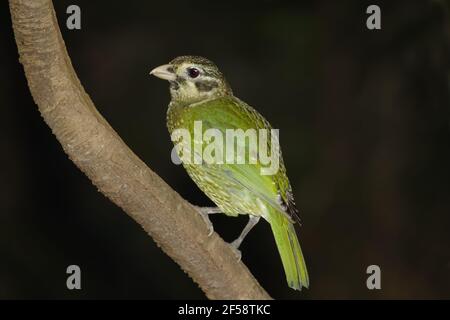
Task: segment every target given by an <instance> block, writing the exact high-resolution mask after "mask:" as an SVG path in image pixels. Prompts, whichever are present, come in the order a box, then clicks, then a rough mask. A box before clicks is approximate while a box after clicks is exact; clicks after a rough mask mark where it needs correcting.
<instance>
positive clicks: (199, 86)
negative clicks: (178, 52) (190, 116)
mask: <svg viewBox="0 0 450 320" xmlns="http://www.w3.org/2000/svg"><path fill="white" fill-rule="evenodd" d="M150 74H152V75H154V76H155V77H158V78H161V79H164V80H168V81H169V83H170V94H171V96H172V101H177V102H182V103H195V102H199V101H202V100H205V99H210V98H216V97H221V96H224V95H228V94H232V91H231V88H230V86H229V85H228V83H227V81H226V80H225V78H224V76H223V75H222V73H221V72H220V71H219V69H218V68H217V66H216V65H215V64H214V63H213V62H211V61H209V60H208V59H205V58H202V57H197V56H181V57H178V58H175V59H173V60H172V61H171V62H170V63H169V64H165V65H162V66H159V67H157V68H155V69H153V70H152V71H151V72H150Z"/></svg>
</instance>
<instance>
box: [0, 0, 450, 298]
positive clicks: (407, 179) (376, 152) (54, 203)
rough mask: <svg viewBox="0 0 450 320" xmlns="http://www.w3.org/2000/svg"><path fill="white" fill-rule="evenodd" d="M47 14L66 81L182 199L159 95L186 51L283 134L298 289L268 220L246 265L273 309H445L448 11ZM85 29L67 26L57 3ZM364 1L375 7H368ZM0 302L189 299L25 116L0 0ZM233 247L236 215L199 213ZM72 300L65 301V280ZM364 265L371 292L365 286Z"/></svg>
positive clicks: (341, 8)
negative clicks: (211, 66) (293, 203)
mask: <svg viewBox="0 0 450 320" xmlns="http://www.w3.org/2000/svg"><path fill="white" fill-rule="evenodd" d="M373 3H374V4H379V5H380V6H381V10H382V30H379V31H369V30H367V28H366V26H365V24H366V18H367V14H366V13H365V10H366V7H367V5H368V4H369V3H364V1H298V2H296V3H295V4H294V3H286V2H283V3H280V2H276V1H254V2H253V1H250V2H246V4H245V5H243V4H240V3H239V2H233V1H227V2H223V1H221V2H214V1H204V0H200V1H195V2H194V1H192V2H188V1H179V2H178V1H160V2H155V3H154V2H150V1H136V0H128V1H126V2H107V1H66V0H61V1H55V9H56V13H57V16H58V19H59V24H60V28H61V30H62V33H63V37H64V39H65V41H66V45H67V48H68V51H69V54H70V56H71V58H72V62H73V64H74V67H75V69H76V70H77V73H78V76H79V78H80V80H81V82H82V83H83V85H84V87H85V89H86V91H87V92H88V93H89V94H90V96H91V98H92V99H93V101H94V102H95V104H96V106H97V108H98V109H99V111H100V112H101V113H102V114H103V115H104V116H105V118H106V119H107V120H108V121H109V123H110V124H111V125H112V126H113V127H114V128H115V130H116V131H117V132H118V133H119V134H120V136H121V137H122V138H123V139H124V141H125V142H126V143H127V144H128V145H129V146H130V147H131V148H132V149H133V150H134V151H135V152H136V153H137V154H138V155H139V157H141V158H142V159H143V160H144V161H145V162H146V163H147V164H148V165H149V166H150V167H151V168H152V169H153V170H155V171H156V172H157V173H158V174H159V175H160V176H161V177H162V178H163V179H164V180H165V181H167V182H168V183H169V184H170V185H171V186H172V187H173V188H174V189H175V190H177V191H178V192H179V193H180V194H181V195H182V196H184V197H185V198H187V199H188V200H189V201H191V202H192V203H195V204H199V205H211V203H210V202H209V200H208V199H207V198H206V197H205V196H204V195H203V194H202V193H201V192H200V191H199V190H198V189H197V187H196V186H195V185H194V184H193V182H191V181H190V179H189V178H188V176H187V174H186V173H185V172H184V170H183V168H181V167H179V166H175V165H174V164H172V163H171V161H170V150H171V142H170V139H169V135H168V133H167V129H166V126H165V113H166V108H167V104H168V102H169V94H168V85H167V83H165V82H163V81H160V80H157V79H155V78H151V77H149V76H148V72H149V70H151V69H152V68H153V67H155V66H158V65H160V64H164V63H167V62H168V61H170V60H171V59H172V58H174V57H176V56H179V55H184V54H196V55H202V56H205V57H208V58H209V59H211V60H213V61H215V62H216V63H217V65H218V66H219V67H220V69H221V70H222V71H223V73H224V74H225V75H226V77H227V79H228V81H229V82H230V84H231V86H232V88H233V91H234V93H235V95H236V96H238V97H239V98H241V99H243V100H244V101H246V102H247V103H249V104H251V105H252V106H254V107H255V108H256V109H258V110H259V111H260V112H261V113H262V114H263V115H265V116H266V117H267V118H268V119H269V120H270V121H271V123H272V124H273V126H274V127H276V128H279V129H280V138H281V145H282V148H283V154H284V159H285V163H286V166H287V169H288V174H289V177H290V180H291V183H292V185H293V188H294V193H295V197H296V200H297V203H298V205H299V207H300V210H301V218H302V221H303V226H302V227H301V229H300V232H299V233H300V241H301V243H302V247H303V250H304V253H305V256H306V259H307V264H308V267H309V272H310V277H311V288H310V289H309V290H304V291H302V292H301V293H299V292H294V291H293V290H291V289H289V288H288V286H287V285H286V282H285V279H284V273H283V270H282V266H281V262H280V259H279V256H278V253H277V250H276V247H275V243H274V241H273V237H272V235H271V231H270V228H269V226H268V224H266V223H260V224H259V225H258V226H257V227H256V228H255V229H254V230H253V231H252V232H251V233H250V234H249V236H248V238H247V239H246V241H245V242H244V243H243V245H242V247H241V250H242V252H243V261H244V262H245V263H246V265H247V266H248V267H249V268H250V270H251V271H252V272H253V274H254V275H255V277H256V278H257V279H258V280H259V281H260V283H261V284H262V285H263V286H264V287H265V288H266V290H267V291H268V292H269V293H270V294H271V295H272V296H273V297H275V298H287V299H298V298H307V299H326V298H388V299H389V298H450V286H449V285H450V281H449V275H450V252H449V245H450V232H449V229H450V197H449V195H450V194H449V192H450V181H449V178H450V169H449V163H450V148H449V147H450V145H449V138H450V95H449V86H450V72H449V70H450V68H449V61H450V59H449V57H450V26H449V5H448V2H446V1H431V0H430V1H408V0H405V1H376V2H375V1H374V2H373ZM70 4H77V5H79V6H80V7H81V10H82V29H81V30H79V31H70V30H67V28H66V27H65V19H66V17H67V15H66V13H65V11H66V8H67V6H68V5H70ZM370 4H372V2H370ZM0 24H1V28H0V71H1V72H0V84H1V85H0V107H1V111H2V116H1V117H0V125H1V129H2V135H1V136H0V142H1V144H0V147H1V150H2V153H1V156H0V168H1V176H0V177H1V179H0V298H2V299H13V298H27V299H28V298H43V299H47V298H62V299H66V298H67V299H75V298H88V299H92V298H155V299H164V298H168V299H173V298H181V299H187V298H189V299H196V298H204V295H203V293H202V292H201V290H200V289H199V288H198V287H197V286H196V285H195V284H193V283H192V281H191V280H190V279H189V278H188V277H187V276H186V274H184V273H183V272H182V271H181V269H180V268H179V267H178V266H177V265H176V264H175V263H174V262H173V261H172V260H171V259H170V258H168V257H167V256H166V255H165V254H163V253H162V252H161V251H160V250H159V249H158V248H157V247H156V245H155V244H154V242H153V241H152V240H151V239H150V238H149V237H148V236H147V235H146V234H145V232H144V231H143V230H142V229H141V228H140V227H139V226H138V225H137V224H136V223H135V222H134V221H132V220H131V219H130V218H129V217H128V216H127V215H126V214H124V213H123V212H122V211H121V210H120V209H119V208H117V207H115V206H114V205H113V204H112V203H111V202H109V200H108V199H106V198H105V197H103V196H102V195H101V194H100V193H99V192H98V191H97V190H96V188H95V187H94V186H93V185H92V184H91V183H90V181H89V180H88V179H87V178H86V177H85V176H84V175H83V174H82V173H81V172H80V171H79V170H78V169H76V168H75V166H74V165H73V164H72V163H71V162H70V160H69V159H68V158H67V156H66V155H65V154H64V152H63V151H62V149H61V147H60V145H59V144H58V143H57V141H56V139H55V138H54V136H53V135H52V134H51V131H50V129H49V128H48V127H47V126H46V125H45V123H44V122H43V121H42V118H41V117H40V115H39V113H38V111H37V107H36V106H35V104H34V102H33V101H32V98H31V95H30V94H29V90H28V88H27V85H26V79H25V77H24V74H23V69H22V67H21V65H20V64H19V63H18V55H17V49H16V46H15V43H14V37H13V33H12V28H11V21H10V16H9V9H8V4H7V1H2V2H1V3H0ZM212 220H213V222H214V224H215V229H216V230H217V231H218V232H219V234H221V235H222V236H223V237H224V239H226V240H227V241H231V240H233V239H234V238H235V237H236V236H237V235H238V234H239V232H240V229H241V228H242V227H243V226H244V225H245V223H246V218H245V217H241V218H229V217H225V216H214V217H212ZM71 264H77V265H79V266H80V267H81V269H82V290H81V291H69V290H67V289H66V286H65V283H66V277H67V275H66V273H65V271H66V268H67V266H68V265H71ZM371 264H377V265H379V266H380V267H381V271H382V290H380V291H369V290H367V288H366V283H365V282H366V277H367V275H366V273H365V271H366V268H367V266H368V265H371Z"/></svg>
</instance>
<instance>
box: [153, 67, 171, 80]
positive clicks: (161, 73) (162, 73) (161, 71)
mask: <svg viewBox="0 0 450 320" xmlns="http://www.w3.org/2000/svg"><path fill="white" fill-rule="evenodd" d="M150 74H151V75H154V76H155V77H158V78H160V79H164V80H169V81H175V79H176V78H177V76H176V74H175V72H174V71H173V66H172V65H170V64H164V65H162V66H159V67H156V68H155V69H153V70H152V71H150Z"/></svg>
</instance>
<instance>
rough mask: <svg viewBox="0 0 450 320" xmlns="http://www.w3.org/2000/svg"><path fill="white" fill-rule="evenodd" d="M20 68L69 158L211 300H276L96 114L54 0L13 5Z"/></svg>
mask: <svg viewBox="0 0 450 320" xmlns="http://www.w3.org/2000/svg"><path fill="white" fill-rule="evenodd" d="M9 3H10V11H11V16H12V22H13V27H14V34H15V38H16V43H17V47H18V50H19V54H20V62H21V63H22V64H23V67H24V69H25V74H26V77H27V80H28V85H29V87H30V91H31V94H32V95H33V98H34V101H35V102H36V104H37V105H38V107H39V110H40V112H41V114H42V116H43V118H44V120H45V122H46V123H47V124H48V126H49V127H50V128H51V129H52V131H53V134H54V135H55V136H56V138H57V139H58V140H59V142H60V143H61V145H62V147H63V149H64V151H65V152H66V153H67V154H68V156H69V158H70V159H71V160H72V161H73V162H74V163H75V164H76V165H77V167H78V168H80V169H81V171H83V172H84V173H85V174H86V175H87V176H88V177H89V179H90V180H91V181H92V183H93V184H94V185H95V186H97V188H98V189H99V190H100V191H101V192H102V193H103V194H104V195H105V196H107V197H108V198H109V199H110V200H111V201H113V202H114V203H115V204H116V205H118V206H119V207H121V208H122V209H123V210H124V211H125V212H126V213H127V214H128V215H129V216H130V217H132V218H133V219H134V220H136V222H138V223H139V224H140V225H141V226H142V227H143V228H144V229H145V231H146V232H147V233H148V234H149V235H150V236H151V237H152V238H153V239H154V240H155V242H156V243H157V244H158V245H159V246H160V247H161V248H162V250H163V251H164V252H165V253H166V254H168V255H169V256H170V257H171V258H172V259H173V260H175V262H177V263H178V264H179V265H180V266H181V268H182V269H183V270H184V271H185V272H187V273H188V274H189V276H191V277H192V279H193V280H194V281H195V282H196V283H198V285H199V286H200V288H201V289H202V290H203V291H204V292H205V294H206V296H207V297H208V298H211V299H270V296H269V295H268V294H267V293H266V292H265V291H264V289H263V288H262V287H261V286H260V285H259V284H258V282H257V281H256V279H255V278H254V277H253V275H252V274H251V273H250V272H249V270H248V269H247V268H246V267H245V265H244V264H243V263H241V262H240V263H239V262H237V261H236V257H235V255H234V254H233V252H232V250H231V249H230V248H229V246H228V245H227V244H226V243H225V242H224V241H223V240H222V239H221V238H220V237H219V236H218V235H217V234H216V233H214V234H213V235H212V236H211V237H208V236H207V234H208V231H207V228H206V226H205V224H204V222H203V220H202V219H201V217H200V216H199V214H198V213H197V212H196V210H195V209H194V208H193V207H192V206H191V205H190V204H189V203H188V202H186V201H185V200H184V199H183V198H182V197H181V196H180V195H179V194H178V193H177V192H175V191H174V190H172V189H171V188H170V187H169V186H168V185H167V184H166V183H165V182H164V181H163V180H162V179H161V178H160V177H159V176H158V175H157V174H155V173H154V172H153V171H152V170H150V169H149V168H148V167H147V166H146V165H145V164H144V163H143V162H142V161H141V160H140V159H139V158H138V157H137V156H136V155H135V154H134V153H133V152H132V151H131V150H130V149H129V148H128V147H127V145H126V144H125V143H124V142H123V141H122V140H121V139H120V137H119V136H118V135H117V133H116V132H115V131H114V130H113V129H112V128H111V127H110V125H109V124H108V123H107V122H106V120H105V119H104V118H103V117H102V116H101V115H100V114H99V113H98V111H97V110H96V108H95V106H94V104H93V103H92V101H91V99H90V98H89V96H88V95H87V94H86V92H85V91H84V89H83V87H82V86H81V84H80V81H79V80H78V77H77V75H76V73H75V71H74V69H73V67H72V64H71V61H70V58H69V56H68V54H67V50H66V47H65V45H64V40H63V39H62V36H61V32H60V30H59V28H58V22H57V20H56V15H55V11H54V8H53V4H52V2H51V0H32V1H31V0H10V1H9Z"/></svg>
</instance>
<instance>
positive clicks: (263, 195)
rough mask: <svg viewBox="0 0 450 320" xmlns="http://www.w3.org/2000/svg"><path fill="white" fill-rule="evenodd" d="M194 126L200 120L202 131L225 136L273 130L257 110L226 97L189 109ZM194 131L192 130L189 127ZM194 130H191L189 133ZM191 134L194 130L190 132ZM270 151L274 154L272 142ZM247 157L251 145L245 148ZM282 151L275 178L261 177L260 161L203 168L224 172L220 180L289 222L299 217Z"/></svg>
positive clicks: (270, 176)
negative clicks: (238, 131)
mask: <svg viewBox="0 0 450 320" xmlns="http://www.w3.org/2000/svg"><path fill="white" fill-rule="evenodd" d="M187 109H189V110H188V111H189V112H188V114H189V117H190V119H189V120H190V121H188V122H189V123H190V124H191V125H192V124H193V122H194V121H198V120H201V121H202V126H203V130H207V129H209V128H212V129H217V130H220V131H221V132H222V134H223V136H224V137H225V131H226V129H242V130H244V131H246V130H247V129H256V130H258V129H268V130H269V132H270V129H272V127H271V125H270V123H269V122H268V121H267V120H266V119H264V117H263V116H262V115H261V114H259V113H258V112H257V111H256V110H255V109H253V108H252V107H250V106H249V105H247V104H246V103H244V102H242V101H240V100H239V99H237V98H235V97H223V98H219V99H214V100H211V101H207V102H203V103H200V104H196V105H192V106H190V107H188V108H187ZM190 129H193V128H190ZM190 131H191V130H190ZM191 132H192V131H191ZM268 142H269V146H268V150H269V151H270V152H272V150H271V149H272V148H271V146H270V139H269V141H268ZM245 148H246V152H245V154H248V144H246V145H245ZM277 152H279V170H278V172H277V173H276V174H274V175H261V171H260V170H261V168H262V167H263V166H262V165H261V163H260V161H259V160H258V161H257V163H256V164H250V163H248V161H247V162H246V163H245V164H226V163H224V164H221V165H217V166H202V167H203V168H202V170H204V171H205V173H207V172H208V171H210V173H211V174H215V175H217V172H212V171H217V170H220V171H221V173H222V174H221V179H222V180H228V181H227V182H228V184H235V185H239V186H241V188H242V189H244V190H247V191H248V192H249V193H251V194H253V195H254V196H256V197H257V198H259V199H260V200H262V201H264V202H265V203H267V204H269V205H270V206H271V207H273V208H274V209H276V210H277V211H280V212H283V213H286V215H287V216H288V217H289V219H290V220H291V221H292V219H293V218H297V214H296V213H297V211H296V209H295V204H294V202H293V197H292V192H291V187H290V184H289V180H288V178H287V175H286V170H285V167H284V164H283V159H282V155H281V151H277Z"/></svg>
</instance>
